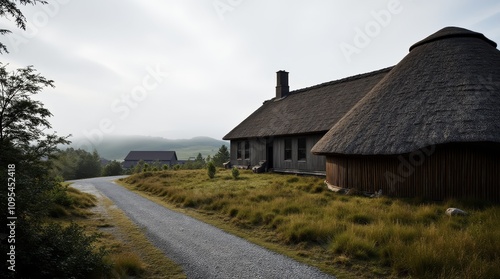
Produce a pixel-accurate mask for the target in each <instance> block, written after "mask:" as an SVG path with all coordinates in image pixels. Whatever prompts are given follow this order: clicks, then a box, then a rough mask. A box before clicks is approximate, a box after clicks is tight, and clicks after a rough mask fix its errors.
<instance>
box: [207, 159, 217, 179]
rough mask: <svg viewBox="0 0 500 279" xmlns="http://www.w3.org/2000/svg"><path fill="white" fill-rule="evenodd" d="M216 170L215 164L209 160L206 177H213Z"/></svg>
mask: <svg viewBox="0 0 500 279" xmlns="http://www.w3.org/2000/svg"><path fill="white" fill-rule="evenodd" d="M216 171H217V169H216V168H215V165H214V163H212V162H209V163H208V164H207V173H208V177H210V178H211V179H212V178H214V177H215V172H216Z"/></svg>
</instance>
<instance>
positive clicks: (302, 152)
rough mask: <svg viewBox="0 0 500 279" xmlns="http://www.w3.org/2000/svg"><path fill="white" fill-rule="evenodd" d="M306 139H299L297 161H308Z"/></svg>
mask: <svg viewBox="0 0 500 279" xmlns="http://www.w3.org/2000/svg"><path fill="white" fill-rule="evenodd" d="M306 150H307V148H306V138H299V140H298V147H297V160H299V161H306V159H307V151H306Z"/></svg>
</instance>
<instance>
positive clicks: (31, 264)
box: [16, 223, 111, 278]
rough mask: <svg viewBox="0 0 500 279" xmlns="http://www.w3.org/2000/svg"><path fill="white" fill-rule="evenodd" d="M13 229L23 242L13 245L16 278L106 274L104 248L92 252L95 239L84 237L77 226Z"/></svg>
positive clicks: (31, 226) (81, 229)
mask: <svg viewBox="0 0 500 279" xmlns="http://www.w3.org/2000/svg"><path fill="white" fill-rule="evenodd" d="M17 229H18V231H17V232H18V233H19V238H20V239H22V240H23V241H22V242H20V243H19V245H18V244H17V243H16V248H17V249H18V251H19V254H18V258H16V276H17V277H19V278H94V277H96V276H102V275H104V274H109V273H110V268H111V267H110V265H109V264H106V263H105V261H104V256H105V254H106V252H105V250H104V248H101V249H96V248H95V242H96V241H97V238H98V235H96V234H94V235H90V236H88V235H86V234H85V233H84V229H83V228H82V227H81V226H78V225H77V224H74V223H72V224H71V225H69V226H66V227H63V226H61V225H59V224H56V223H50V224H48V225H36V224H25V225H24V226H19V227H18V228H17ZM33 247H36V249H33ZM16 252H17V251H16ZM16 254H17V253H16Z"/></svg>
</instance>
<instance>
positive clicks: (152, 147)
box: [62, 136, 229, 160]
mask: <svg viewBox="0 0 500 279" xmlns="http://www.w3.org/2000/svg"><path fill="white" fill-rule="evenodd" d="M70 140H71V144H70V145H69V146H66V147H73V148H75V149H78V148H81V149H83V150H86V151H89V152H92V151H93V150H94V149H96V150H97V152H98V153H99V155H100V156H101V157H102V158H105V159H108V160H123V159H124V158H125V156H127V154H128V153H129V152H130V151H132V150H135V151H175V152H176V153H177V157H178V158H179V159H180V160H186V159H188V158H189V157H196V155H198V153H201V154H202V155H203V157H204V158H206V157H207V156H208V155H210V156H213V155H214V154H216V153H217V151H218V150H219V148H220V147H221V146H222V145H226V146H227V147H228V148H229V143H228V142H227V141H223V140H217V139H214V138H210V137H194V138H191V139H166V138H162V137H148V136H106V137H103V138H102V139H99V140H94V141H90V140H89V139H87V138H83V137H82V138H71V139H70ZM66 147H62V149H65V148H66Z"/></svg>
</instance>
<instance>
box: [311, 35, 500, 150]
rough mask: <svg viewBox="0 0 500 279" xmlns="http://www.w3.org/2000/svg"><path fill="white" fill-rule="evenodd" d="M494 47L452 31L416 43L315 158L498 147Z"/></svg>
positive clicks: (497, 56)
mask: <svg viewBox="0 0 500 279" xmlns="http://www.w3.org/2000/svg"><path fill="white" fill-rule="evenodd" d="M495 47H496V44H495V43H493V42H492V41H491V40H489V39H487V38H486V37H484V35H482V34H479V33H476V32H472V31H469V30H466V29H462V28H456V27H448V28H444V29H442V30H440V31H438V32H436V33H435V34H432V35H431V36H429V37H427V38H426V39H424V40H422V41H420V42H418V43H416V44H415V45H413V46H412V47H411V48H410V50H411V51H410V53H409V54H408V55H407V56H406V57H405V58H404V59H403V60H402V61H401V62H399V63H398V64H397V65H396V66H395V67H394V68H393V70H392V71H391V72H390V73H388V74H387V75H386V76H385V77H384V79H382V80H381V81H380V82H379V83H378V84H377V85H376V86H375V87H374V88H373V89H372V90H371V91H370V92H369V93H368V94H367V95H366V96H365V97H364V98H363V99H362V100H361V101H360V102H359V103H357V104H356V105H355V106H354V107H353V108H352V109H351V110H350V111H349V112H348V113H347V114H346V115H345V116H344V117H343V118H342V119H341V120H340V121H338V122H337V123H336V124H335V126H333V128H332V129H331V130H330V131H328V133H327V134H326V135H325V136H324V137H323V138H322V139H321V140H320V141H319V142H318V143H317V144H316V145H315V146H314V147H313V149H312V152H313V153H315V154H353V155H376V154H380V155H381V154H387V155H390V154H403V153H410V152H413V151H415V150H418V149H420V148H424V147H427V146H430V145H436V144H444V143H451V142H497V143H498V142H500V52H499V51H498V50H497V49H496V48H495Z"/></svg>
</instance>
